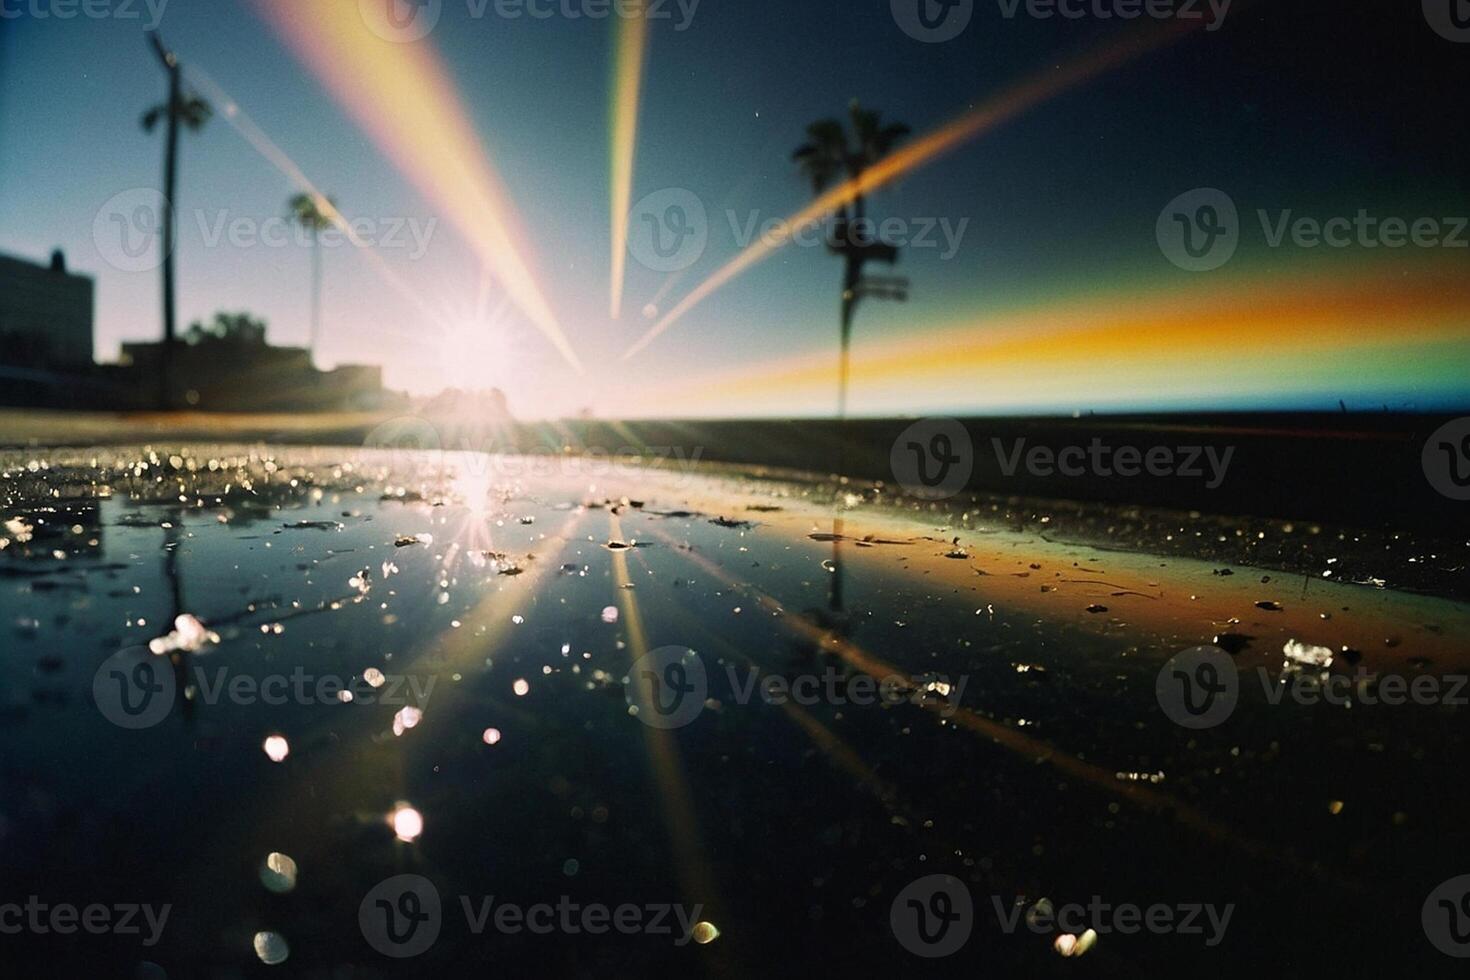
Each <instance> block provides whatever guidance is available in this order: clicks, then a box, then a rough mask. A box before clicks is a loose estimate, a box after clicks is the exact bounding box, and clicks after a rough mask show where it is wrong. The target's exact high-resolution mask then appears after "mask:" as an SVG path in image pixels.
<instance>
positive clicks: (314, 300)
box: [286, 194, 337, 360]
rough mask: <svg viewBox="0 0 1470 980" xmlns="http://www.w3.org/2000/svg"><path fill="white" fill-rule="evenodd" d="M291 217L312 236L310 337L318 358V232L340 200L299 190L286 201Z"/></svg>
mask: <svg viewBox="0 0 1470 980" xmlns="http://www.w3.org/2000/svg"><path fill="white" fill-rule="evenodd" d="M286 206H287V208H288V209H289V210H290V214H289V215H288V217H289V218H290V219H291V220H292V221H294V222H296V223H297V224H298V225H300V226H301V227H302V228H304V229H305V230H306V234H307V236H308V237H309V238H310V239H311V341H310V343H308V345H307V349H308V351H309V352H310V356H311V357H312V359H313V360H315V359H316V344H317V340H318V338H319V337H320V335H321V326H322V253H321V246H320V243H319V242H318V241H317V235H318V234H319V233H320V232H322V231H325V230H326V229H328V228H330V227H332V218H331V217H330V216H331V215H335V214H336V213H337V202H335V201H333V200H332V199H331V198H330V197H328V198H323V197H321V196H320V195H317V194H297V195H295V196H294V197H292V198H291V200H290V201H288V202H287V203H286Z"/></svg>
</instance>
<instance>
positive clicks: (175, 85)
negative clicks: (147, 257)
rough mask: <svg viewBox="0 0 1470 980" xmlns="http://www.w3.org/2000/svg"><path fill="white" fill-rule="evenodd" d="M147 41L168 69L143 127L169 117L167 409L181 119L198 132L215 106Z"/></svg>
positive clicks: (163, 394)
mask: <svg viewBox="0 0 1470 980" xmlns="http://www.w3.org/2000/svg"><path fill="white" fill-rule="evenodd" d="M148 41H149V43H150V44H152V45H153V51H154V53H155V54H157V55H158V60H159V61H161V62H162V63H163V69H164V71H166V72H168V101H166V102H162V103H160V104H158V105H156V106H154V107H153V108H151V109H149V110H148V111H147V112H145V113H143V120H142V121H143V131H144V132H147V133H151V132H153V128H154V127H155V126H157V125H158V122H159V120H166V121H167V122H168V128H167V130H166V135H165V137H164V144H163V145H164V150H163V214H162V216H161V219H162V224H163V357H162V359H161V363H160V371H159V381H158V383H159V400H160V402H161V403H162V407H163V408H165V409H168V408H172V407H173V405H172V402H173V389H172V387H171V382H170V377H169V375H170V373H171V369H172V365H173V347H174V189H175V187H176V184H177V178H178V164H179V123H183V124H184V125H185V126H187V127H189V129H190V130H191V131H193V132H198V131H199V130H200V129H202V128H203V126H204V124H205V123H206V122H208V121H209V117H210V116H211V115H213V113H214V110H213V109H212V108H210V105H209V103H208V102H205V101H204V100H203V99H201V98H199V96H197V95H195V94H193V93H192V92H191V93H188V94H185V93H184V85H183V78H182V76H183V72H184V69H183V65H181V64H179V59H178V56H177V55H175V54H174V53H173V52H172V51H170V50H168V49H167V48H165V47H164V46H163V41H162V39H160V38H159V36H158V34H157V33H156V32H150V33H149V35H148Z"/></svg>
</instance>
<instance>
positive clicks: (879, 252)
mask: <svg viewBox="0 0 1470 980" xmlns="http://www.w3.org/2000/svg"><path fill="white" fill-rule="evenodd" d="M848 115H849V116H850V117H851V121H852V132H851V134H849V133H848V131H847V129H846V128H845V127H844V126H843V124H842V121H841V120H839V119H822V120H819V121H817V122H814V123H812V124H811V125H810V126H808V127H807V130H806V132H807V139H808V142H806V143H804V144H802V145H801V146H799V147H797V149H796V152H795V153H793V154H792V159H793V160H795V161H796V162H797V163H798V164H799V165H800V167H801V170H802V173H804V174H805V175H806V176H807V178H808V179H809V180H810V181H811V182H812V190H813V191H814V192H815V193H816V194H818V195H820V194H821V193H822V192H823V191H825V190H827V188H829V187H830V186H832V185H833V184H834V183H837V182H838V181H839V180H856V179H857V178H859V177H861V176H862V174H863V172H864V171H865V170H867V169H868V168H869V167H871V166H872V165H873V164H875V163H877V162H878V161H879V160H882V159H883V158H884V157H886V156H887V155H888V154H889V153H890V152H892V150H893V148H894V147H895V146H897V145H898V142H899V141H900V140H902V139H903V138H904V137H905V136H907V135H908V134H909V133H910V132H911V130H910V129H909V127H907V126H905V125H904V124H903V123H889V124H887V125H885V124H884V123H883V120H882V116H881V115H880V114H879V113H877V112H874V111H872V110H870V109H864V108H863V107H862V106H861V105H859V104H858V102H857V100H856V99H854V100H853V102H852V104H851V105H849V106H848ZM866 219H867V200H866V198H865V196H864V195H863V194H857V195H856V196H854V197H853V199H852V200H851V201H850V202H849V203H845V204H843V205H842V207H841V209H840V210H839V211H838V212H837V223H836V227H835V228H834V229H833V234H832V237H831V238H830V239H829V240H828V243H827V247H828V248H829V249H830V250H831V251H832V252H833V253H834V254H836V255H840V256H841V257H842V260H843V275H842V347H841V360H840V362H839V373H838V416H839V418H845V417H846V415H847V375H848V350H849V347H850V344H851V340H852V320H853V314H854V313H855V312H856V310H857V304H858V302H859V301H860V300H861V299H862V298H863V290H862V278H863V266H864V265H866V264H867V263H868V262H873V261H877V262H886V263H888V264H890V265H892V264H893V263H894V262H896V261H897V260H898V249H896V248H894V247H893V246H892V245H888V244H885V243H883V242H880V241H877V240H876V238H874V240H870V241H858V240H855V236H854V235H853V227H854V223H856V222H865V221H866ZM857 237H858V238H868V237H870V236H867V235H861V236H857Z"/></svg>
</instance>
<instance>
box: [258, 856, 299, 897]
mask: <svg viewBox="0 0 1470 980" xmlns="http://www.w3.org/2000/svg"><path fill="white" fill-rule="evenodd" d="M260 883H261V884H262V885H265V887H266V888H267V889H268V890H269V891H273V892H275V893H276V894H277V895H284V894H286V893H287V892H289V891H290V890H291V889H293V888H295V887H296V862H295V861H293V860H292V859H291V857H290V855H288V854H282V853H281V852H280V851H271V852H270V853H269V854H267V855H266V856H265V863H264V864H262V865H261V866H260Z"/></svg>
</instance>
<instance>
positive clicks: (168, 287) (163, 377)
mask: <svg viewBox="0 0 1470 980" xmlns="http://www.w3.org/2000/svg"><path fill="white" fill-rule="evenodd" d="M148 41H149V43H150V44H151V45H152V46H153V51H154V53H155V54H157V55H158V60H159V62H160V63H161V64H162V65H163V70H164V71H166V72H167V73H168V103H167V105H168V111H167V112H166V113H165V115H166V116H167V117H168V119H167V120H166V121H167V124H168V131H167V133H166V135H165V137H164V151H163V350H162V355H161V358H160V364H159V405H160V407H161V408H162V409H163V410H164V411H168V410H169V409H171V408H173V360H174V338H175V336H176V334H175V326H174V184H175V177H176V173H177V167H178V157H179V115H180V113H181V112H182V111H183V104H184V102H183V100H184V95H183V80H182V77H181V76H182V75H183V68H182V66H181V65H180V64H179V59H178V56H177V55H175V54H174V53H173V52H172V51H170V50H168V49H167V48H166V47H164V46H163V40H162V39H161V38H160V37H159V36H158V33H157V32H156V31H152V32H149V34H148Z"/></svg>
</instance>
